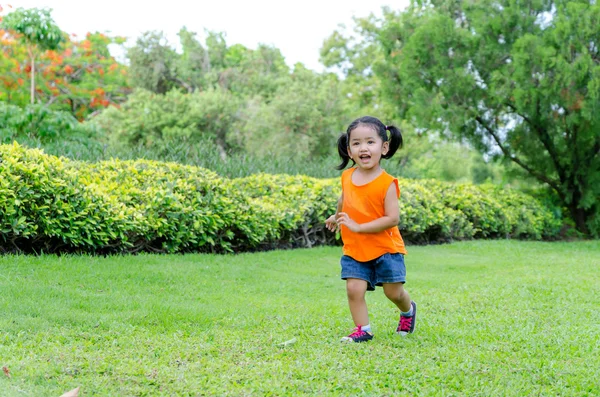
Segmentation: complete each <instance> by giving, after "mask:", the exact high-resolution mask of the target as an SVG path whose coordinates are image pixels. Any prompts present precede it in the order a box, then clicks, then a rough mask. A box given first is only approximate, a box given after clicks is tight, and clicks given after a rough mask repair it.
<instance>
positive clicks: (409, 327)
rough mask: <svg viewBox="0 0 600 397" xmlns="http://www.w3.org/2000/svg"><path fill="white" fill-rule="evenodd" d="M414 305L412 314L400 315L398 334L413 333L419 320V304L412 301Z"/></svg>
mask: <svg viewBox="0 0 600 397" xmlns="http://www.w3.org/2000/svg"><path fill="white" fill-rule="evenodd" d="M410 305H411V307H412V316H402V315H400V322H399V323H398V328H396V333H397V334H398V335H402V336H406V335H408V334H412V333H413V331H414V330H415V324H416V321H417V304H416V303H415V302H410Z"/></svg>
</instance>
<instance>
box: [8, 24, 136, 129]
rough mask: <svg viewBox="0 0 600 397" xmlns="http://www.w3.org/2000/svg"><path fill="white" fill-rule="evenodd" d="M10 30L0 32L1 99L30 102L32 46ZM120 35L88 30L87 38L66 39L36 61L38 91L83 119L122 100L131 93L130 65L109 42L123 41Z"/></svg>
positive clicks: (51, 104)
mask: <svg viewBox="0 0 600 397" xmlns="http://www.w3.org/2000/svg"><path fill="white" fill-rule="evenodd" d="M15 36H16V34H15V33H14V32H11V31H2V30H0V54H2V56H1V57H0V81H1V82H2V83H3V84H2V85H3V87H2V86H0V100H2V101H6V102H9V103H12V104H14V105H18V106H25V104H26V103H27V102H28V101H29V98H28V93H27V89H26V87H25V86H24V80H25V79H27V78H28V75H30V74H32V70H31V66H30V65H29V60H28V55H27V50H26V48H25V46H24V45H22V44H21V43H20V42H19V41H18V40H16V38H15ZM123 42H124V39H123V38H120V37H114V38H113V37H109V36H106V35H105V34H102V33H88V34H87V35H86V36H85V37H84V38H83V39H82V40H76V37H75V35H73V39H71V38H70V37H65V39H64V40H63V41H62V42H61V44H60V46H59V47H58V48H57V49H56V50H47V51H45V52H43V53H41V54H40V55H39V56H38V58H37V60H36V70H37V73H36V75H37V76H36V79H37V84H36V89H35V95H36V98H37V100H38V102H39V103H41V104H43V105H45V106H48V107H50V108H51V109H53V110H65V111H69V112H70V113H71V114H72V115H73V116H75V117H77V118H78V119H79V120H82V119H84V118H85V117H87V116H88V115H90V114H91V113H94V112H97V111H98V110H100V109H103V108H106V107H108V106H111V105H116V104H119V103H121V102H123V101H124V100H125V99H126V96H127V95H128V93H129V92H130V91H131V89H130V88H129V86H128V83H127V68H126V66H125V65H122V64H120V63H118V62H117V61H116V60H115V59H114V57H112V56H111V55H110V52H109V49H108V47H109V45H114V44H116V45H121V44H122V43H123Z"/></svg>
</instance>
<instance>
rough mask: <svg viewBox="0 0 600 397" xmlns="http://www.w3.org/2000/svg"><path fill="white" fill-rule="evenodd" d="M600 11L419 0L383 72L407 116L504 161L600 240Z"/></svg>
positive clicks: (388, 27)
mask: <svg viewBox="0 0 600 397" xmlns="http://www.w3.org/2000/svg"><path fill="white" fill-rule="evenodd" d="M598 26H600V4H598V3H597V2H595V1H583V0H580V1H566V0H560V1H548V0H543V1H542V0H538V1H532V2H525V3H523V2H519V1H516V0H500V1H492V0H482V1H476V2H474V1H473V2H471V1H469V2H466V1H455V0H433V1H414V2H413V3H412V4H411V6H410V7H409V8H408V9H407V10H405V11H403V12H398V13H394V12H391V11H388V12H386V13H385V15H384V19H383V20H382V21H381V24H380V27H379V28H378V30H377V42H378V44H379V45H380V46H381V48H382V51H383V53H384V55H385V56H384V58H383V60H382V61H381V62H377V63H376V64H375V65H374V70H375V73H377V75H378V76H380V78H381V79H382V80H383V81H384V84H382V88H383V89H384V93H385V95H386V97H387V98H388V100H390V101H392V102H393V103H395V105H396V112H397V114H398V115H399V116H401V117H404V118H406V119H408V120H414V121H415V122H416V123H417V125H418V126H419V127H423V128H427V129H430V130H436V131H441V132H442V133H446V134H449V135H452V136H455V137H457V138H458V139H466V140H468V141H469V142H470V143H471V144H472V145H474V146H475V147H476V148H478V149H479V150H480V151H482V152H485V153H492V154H497V155H499V156H503V157H504V158H505V159H506V160H508V161H511V162H513V163H514V164H516V165H518V166H519V167H521V168H522V169H523V170H525V171H526V172H527V174H528V175H529V176H531V177H533V178H535V179H536V180H537V181H539V182H540V183H542V184H545V185H547V186H549V187H550V188H551V189H552V190H553V191H554V192H555V193H556V194H557V196H558V197H559V198H560V200H561V202H562V204H563V205H564V206H565V208H567V209H568V211H569V213H570V215H571V217H572V219H573V220H574V222H575V225H576V227H577V229H578V230H580V231H581V232H584V233H588V232H591V233H592V234H593V235H596V236H597V235H599V234H600V214H599V212H600V209H599V200H598V198H599V197H600V156H599V154H600V132H599V131H600V30H598Z"/></svg>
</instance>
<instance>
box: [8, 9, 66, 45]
mask: <svg viewBox="0 0 600 397" xmlns="http://www.w3.org/2000/svg"><path fill="white" fill-rule="evenodd" d="M50 11H51V10H49V9H38V8H30V9H24V8H17V9H16V10H14V11H13V12H11V13H9V14H8V15H6V16H5V17H4V18H3V19H2V22H1V24H0V27H1V28H2V29H7V30H12V31H15V32H17V33H19V35H21V40H23V41H24V42H25V43H27V44H28V45H31V46H37V47H39V49H40V50H54V49H56V48H58V45H59V44H60V42H61V41H62V40H63V32H62V31H61V30H60V28H59V27H58V26H57V25H56V24H55V23H54V20H53V19H52V17H51V15H50Z"/></svg>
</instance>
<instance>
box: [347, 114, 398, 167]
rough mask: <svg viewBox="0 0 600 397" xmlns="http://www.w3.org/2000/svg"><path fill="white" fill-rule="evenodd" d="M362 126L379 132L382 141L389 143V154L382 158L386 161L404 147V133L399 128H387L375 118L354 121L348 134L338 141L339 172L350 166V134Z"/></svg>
mask: <svg viewBox="0 0 600 397" xmlns="http://www.w3.org/2000/svg"><path fill="white" fill-rule="evenodd" d="M360 125H364V126H368V127H370V128H372V129H373V130H374V131H375V132H377V134H378V135H379V137H380V138H381V140H382V141H384V142H388V141H389V143H390V144H389V148H388V152H387V153H386V154H384V155H382V156H381V157H382V158H384V159H389V158H391V157H392V156H393V155H394V153H396V151H397V150H398V149H400V148H401V147H402V133H401V132H400V130H399V129H398V128H396V127H394V126H393V125H387V126H386V125H385V124H383V123H382V122H381V121H379V119H377V118H375V117H371V116H364V117H361V118H359V119H356V120H354V121H353V122H352V123H350V125H349V126H348V129H347V130H346V132H345V133H343V134H342V135H340V137H339V138H338V141H337V143H338V154H339V155H340V157H341V158H342V162H341V164H340V165H338V166H337V167H336V168H337V169H338V170H343V169H344V168H346V166H347V165H348V162H349V161H350V160H352V159H351V158H350V155H349V154H348V143H349V142H350V133H351V132H352V131H354V130H355V129H356V128H357V127H358V126H360ZM388 131H389V132H390V134H389V136H388V133H387V132H388ZM354 164H355V162H354V160H352V165H354Z"/></svg>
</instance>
